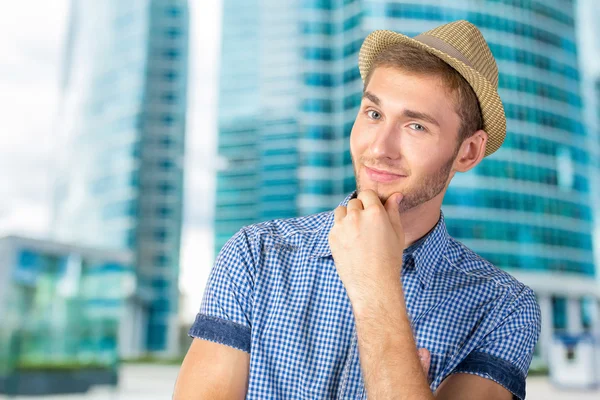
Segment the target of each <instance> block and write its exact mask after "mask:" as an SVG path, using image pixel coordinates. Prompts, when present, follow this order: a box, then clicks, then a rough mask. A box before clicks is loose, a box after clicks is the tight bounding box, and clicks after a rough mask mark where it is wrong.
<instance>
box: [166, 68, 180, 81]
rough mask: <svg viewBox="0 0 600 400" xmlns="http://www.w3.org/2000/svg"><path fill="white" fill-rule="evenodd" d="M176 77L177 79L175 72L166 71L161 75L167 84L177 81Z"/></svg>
mask: <svg viewBox="0 0 600 400" xmlns="http://www.w3.org/2000/svg"><path fill="white" fill-rule="evenodd" d="M177 77H178V74H177V72H176V71H172V70H167V71H165V72H164V73H163V78H164V79H165V80H166V81H169V82H173V81H174V80H176V79H177Z"/></svg>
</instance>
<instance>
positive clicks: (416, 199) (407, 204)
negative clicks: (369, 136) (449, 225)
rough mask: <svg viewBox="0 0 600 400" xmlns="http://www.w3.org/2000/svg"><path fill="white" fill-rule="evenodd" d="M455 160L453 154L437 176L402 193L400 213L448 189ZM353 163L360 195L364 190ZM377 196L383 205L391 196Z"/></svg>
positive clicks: (425, 178) (424, 178) (426, 179)
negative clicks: (447, 184)
mask: <svg viewBox="0 0 600 400" xmlns="http://www.w3.org/2000/svg"><path fill="white" fill-rule="evenodd" d="M455 158H456V154H453V155H452V157H450V158H449V159H448V161H446V162H445V163H444V165H443V166H442V167H441V168H440V169H439V170H438V171H437V172H436V173H435V174H430V175H426V176H424V177H423V178H422V179H421V180H420V182H417V183H416V186H414V185H413V186H412V187H409V188H407V190H405V191H402V194H403V195H404V198H403V199H402V202H401V203H400V206H399V207H398V210H399V212H401V213H403V212H406V211H408V210H411V209H413V208H415V207H417V206H420V205H421V204H423V203H426V202H428V201H429V200H431V199H433V198H434V197H436V196H437V195H439V194H440V193H441V192H442V191H443V190H444V189H445V188H446V183H447V182H448V177H449V176H450V172H451V170H452V164H453V163H454V159H455ZM352 161H353V168H354V178H355V179H356V188H357V193H360V191H361V190H362V188H361V186H360V182H359V181H358V173H357V170H356V164H355V163H354V159H353V160H352ZM377 194H378V196H379V200H380V201H381V203H382V204H385V202H386V201H387V199H388V197H389V194H387V195H383V194H381V193H377ZM390 194H391V193H390Z"/></svg>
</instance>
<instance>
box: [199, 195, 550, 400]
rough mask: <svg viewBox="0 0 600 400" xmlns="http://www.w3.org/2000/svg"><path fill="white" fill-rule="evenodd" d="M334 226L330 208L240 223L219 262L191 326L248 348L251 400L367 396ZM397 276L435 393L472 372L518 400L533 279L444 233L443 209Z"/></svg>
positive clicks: (531, 320) (532, 334) (532, 326)
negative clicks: (522, 278) (335, 252)
mask: <svg viewBox="0 0 600 400" xmlns="http://www.w3.org/2000/svg"><path fill="white" fill-rule="evenodd" d="M352 196H355V193H353V194H351V195H349V196H348V197H346V199H345V200H344V201H343V202H342V203H341V204H342V205H346V204H347V202H348V201H349V200H350V198H351V197H352ZM332 226H333V212H332V211H330V212H325V213H320V214H316V215H310V216H306V217H300V218H292V219H283V220H273V221H268V222H264V223H260V224H255V225H251V226H247V227H245V228H243V229H241V230H240V231H239V232H238V233H237V234H236V235H234V236H233V237H232V238H231V239H230V240H229V241H228V242H227V244H225V246H224V247H223V248H222V250H221V252H220V253H219V255H218V257H217V259H216V261H215V265H214V267H213V269H212V271H211V274H210V277H209V280H208V283H207V286H206V289H205V292H204V297H203V300H202V304H201V307H200V311H199V313H198V315H197V316H196V320H195V322H194V324H193V325H192V327H191V329H190V332H189V334H190V336H192V337H196V338H201V339H205V340H209V341H213V342H216V343H221V344H224V345H227V346H231V347H234V348H236V349H239V350H242V351H245V352H248V353H249V354H250V371H249V383H248V392H247V397H246V398H247V399H261V400H262V399H365V398H367V395H366V392H365V388H364V381H363V378H362V372H361V367H360V362H359V355H358V346H357V340H356V331H355V325H354V323H355V322H354V316H353V313H352V307H351V304H350V301H349V299H348V297H347V294H346V291H345V289H344V286H343V284H342V281H341V280H340V278H339V276H338V274H337V271H336V268H335V265H334V262H333V258H332V256H331V250H330V248H329V243H328V235H329V231H330V229H331V227H332ZM401 279H402V285H403V288H404V294H405V298H406V305H407V309H408V314H409V318H410V321H411V324H412V326H413V332H414V338H415V342H416V344H417V348H427V349H428V350H429V351H430V353H431V367H430V370H429V377H428V378H429V382H430V387H431V390H432V391H435V390H436V388H437V387H438V386H439V385H440V383H441V382H442V381H443V380H444V379H445V378H446V377H448V376H449V375H450V374H453V373H469V374H476V375H479V376H482V377H484V378H487V379H491V380H493V381H495V382H497V383H499V384H500V385H502V386H504V387H505V388H507V389H508V390H509V391H510V392H512V393H513V395H514V398H517V399H523V398H525V378H526V376H527V371H528V368H529V364H530V362H531V357H532V354H533V349H534V346H535V343H536V342H537V339H538V337H539V332H540V310H539V306H538V305H537V303H536V300H535V295H534V293H533V291H532V290H531V289H530V288H529V287H527V286H525V285H524V284H522V283H521V282H519V281H517V280H516V279H515V278H513V277H512V276H511V275H509V274H508V273H506V272H504V271H502V270H500V269H498V268H496V267H495V266H493V265H492V264H490V263H489V262H488V261H486V260H484V259H482V258H481V257H480V256H478V255H477V254H475V253H474V252H473V251H471V250H470V249H468V248H467V247H465V246H464V245H463V244H461V243H459V242H458V241H456V240H455V239H453V238H452V237H450V236H449V235H448V233H447V231H446V225H445V223H444V216H443V213H440V219H439V221H438V223H437V224H436V226H435V227H434V228H433V229H432V230H431V231H430V232H429V233H428V234H427V235H425V236H424V237H423V238H422V239H421V240H419V241H417V242H416V243H415V244H413V245H412V246H410V248H408V249H407V250H405V252H404V256H403V268H402V277H401ZM415 351H416V349H415Z"/></svg>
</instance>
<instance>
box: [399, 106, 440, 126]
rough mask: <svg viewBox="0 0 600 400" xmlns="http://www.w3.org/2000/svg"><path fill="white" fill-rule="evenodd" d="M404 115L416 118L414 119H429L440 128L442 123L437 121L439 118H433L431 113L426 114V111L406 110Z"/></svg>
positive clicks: (428, 120)
mask: <svg viewBox="0 0 600 400" xmlns="http://www.w3.org/2000/svg"><path fill="white" fill-rule="evenodd" d="M402 115H403V116H404V117H406V118H414V119H420V120H422V121H427V122H430V123H432V124H434V125H437V127H438V128H439V127H440V123H439V122H437V120H436V119H435V118H433V117H432V116H431V115H429V114H426V113H424V112H420V111H414V110H404V112H402Z"/></svg>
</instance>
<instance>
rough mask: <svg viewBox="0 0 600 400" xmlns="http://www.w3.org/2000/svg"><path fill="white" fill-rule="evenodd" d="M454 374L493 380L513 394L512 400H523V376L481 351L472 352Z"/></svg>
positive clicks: (511, 365)
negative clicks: (465, 374)
mask: <svg viewBox="0 0 600 400" xmlns="http://www.w3.org/2000/svg"><path fill="white" fill-rule="evenodd" d="M451 373H452V374H455V373H467V374H475V375H479V376H482V377H484V378H488V379H491V380H493V381H494V382H496V383H498V384H500V385H502V386H504V387H505V388H506V389H507V390H508V391H510V392H511V393H512V394H513V399H519V400H523V399H525V376H523V373H522V372H521V370H520V369H519V368H517V367H516V366H514V365H513V364H511V363H510V362H508V361H506V360H504V359H503V358H500V357H496V356H493V355H491V354H488V353H484V352H481V351H475V352H472V353H471V354H469V355H468V356H467V358H465V359H464V360H463V361H462V362H461V363H460V364H458V366H457V367H456V368H455V369H454V370H452V372H451Z"/></svg>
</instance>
